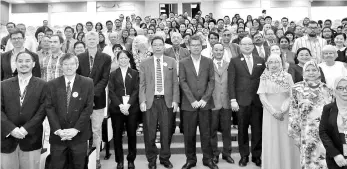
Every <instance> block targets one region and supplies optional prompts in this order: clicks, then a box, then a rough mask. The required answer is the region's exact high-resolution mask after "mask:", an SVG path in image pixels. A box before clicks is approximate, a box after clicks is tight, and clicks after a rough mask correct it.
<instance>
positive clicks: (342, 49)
mask: <svg viewBox="0 0 347 169" xmlns="http://www.w3.org/2000/svg"><path fill="white" fill-rule="evenodd" d="M345 49H346V47H343V48H341V49H338V51H341V52H342V51H344V50H345Z"/></svg>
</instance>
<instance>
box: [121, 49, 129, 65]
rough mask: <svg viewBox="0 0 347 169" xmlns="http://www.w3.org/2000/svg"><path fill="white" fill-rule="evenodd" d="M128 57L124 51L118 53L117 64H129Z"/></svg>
mask: <svg viewBox="0 0 347 169" xmlns="http://www.w3.org/2000/svg"><path fill="white" fill-rule="evenodd" d="M129 60H130V59H129V58H128V56H127V55H126V54H125V53H124V52H122V53H121V54H120V55H119V57H118V63H119V66H121V67H126V66H128V65H129Z"/></svg>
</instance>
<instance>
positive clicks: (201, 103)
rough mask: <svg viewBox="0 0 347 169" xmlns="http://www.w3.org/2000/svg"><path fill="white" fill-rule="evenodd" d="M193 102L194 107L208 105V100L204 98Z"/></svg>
mask: <svg viewBox="0 0 347 169" xmlns="http://www.w3.org/2000/svg"><path fill="white" fill-rule="evenodd" d="M191 104H192V107H193V108H194V109H197V108H204V107H205V106H206V104H207V102H206V101H204V100H200V101H197V100H195V101H194V102H193V103H191Z"/></svg>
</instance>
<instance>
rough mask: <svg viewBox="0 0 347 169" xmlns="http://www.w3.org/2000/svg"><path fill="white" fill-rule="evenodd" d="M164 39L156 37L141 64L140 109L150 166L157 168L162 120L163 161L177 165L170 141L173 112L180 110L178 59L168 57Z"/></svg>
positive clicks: (150, 167)
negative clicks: (157, 137)
mask: <svg viewBox="0 0 347 169" xmlns="http://www.w3.org/2000/svg"><path fill="white" fill-rule="evenodd" d="M164 44H165V43H164V39H163V38H162V37H159V36H156V37H154V38H153V39H152V41H151V45H152V49H153V56H152V57H150V58H148V59H146V60H144V61H142V62H141V64H140V93H139V99H140V104H141V105H140V108H141V111H142V112H144V113H143V124H144V131H143V132H144V139H145V149H146V157H147V160H148V162H149V164H148V168H149V169H156V168H157V165H156V160H157V154H158V153H157V152H158V150H157V147H156V145H155V138H156V130H157V125H158V123H159V127H160V138H161V139H160V144H161V150H160V154H159V160H160V164H162V165H163V166H164V167H165V168H173V166H172V163H171V162H170V160H169V159H170V156H171V152H170V140H171V131H172V124H171V123H172V120H171V119H172V116H173V112H176V111H177V110H178V102H179V83H178V77H177V70H176V68H177V66H176V61H175V59H173V58H171V57H168V56H164Z"/></svg>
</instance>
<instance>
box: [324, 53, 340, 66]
mask: <svg viewBox="0 0 347 169" xmlns="http://www.w3.org/2000/svg"><path fill="white" fill-rule="evenodd" d="M322 53H323V59H324V61H325V62H328V63H332V62H334V61H335V59H336V58H337V53H336V52H332V51H325V52H322Z"/></svg>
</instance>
